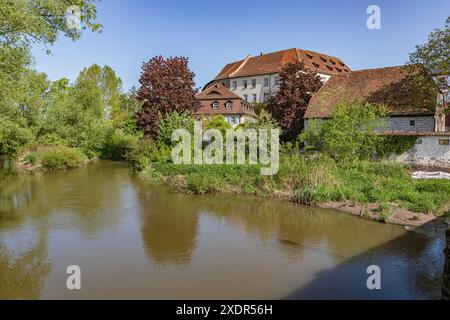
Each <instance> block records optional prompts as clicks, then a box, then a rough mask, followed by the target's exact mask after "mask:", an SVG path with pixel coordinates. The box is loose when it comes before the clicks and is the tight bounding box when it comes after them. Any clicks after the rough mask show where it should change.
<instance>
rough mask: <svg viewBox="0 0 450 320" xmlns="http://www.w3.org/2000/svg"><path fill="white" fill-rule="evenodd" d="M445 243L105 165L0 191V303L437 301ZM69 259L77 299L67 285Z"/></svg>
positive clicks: (5, 185)
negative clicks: (178, 187)
mask: <svg viewBox="0 0 450 320" xmlns="http://www.w3.org/2000/svg"><path fill="white" fill-rule="evenodd" d="M442 248H443V242H442V239H435V238H430V237H426V236H423V235H420V234H417V233H411V232H407V231H405V230H403V229H402V228H400V227H398V226H392V225H384V224H380V223H374V222H368V221H364V220H361V219H358V218H356V217H353V216H350V215H346V214H339V213H336V212H333V211H331V210H322V209H317V208H308V207H301V206H298V205H295V204H290V203H285V202H280V201H269V200H264V199H260V198H254V197H242V196H237V195H222V196H218V195H213V196H201V197H199V196H190V195H183V194H176V193H172V192H170V191H168V190H167V189H165V188H161V187H152V186H149V185H147V184H144V183H141V182H140V181H139V180H138V179H136V177H134V176H133V175H132V174H131V173H130V171H129V170H128V168H127V167H126V166H124V165H120V164H117V163H111V162H96V163H92V164H89V165H88V166H86V167H83V168H80V169H77V170H73V171H69V172H57V173H52V174H46V175H21V176H10V175H7V176H3V177H2V179H1V184H0V281H1V282H0V283H2V284H3V283H4V284H6V285H2V286H1V288H0V298H14V299H15V298H64V299H74V298H87V299H93V298H163V299H164V298H176V299H185V298H191V299H196V298H203V299H212V298H235V299H240V298H247V299H258V298H265V299H267V298H283V297H288V298H311V297H314V298H330V297H331V298H345V297H348V298H355V297H356V298H357V297H363V298H436V297H437V295H438V292H439V286H440V284H439V280H440V272H441V269H442V263H443V261H442V258H441V251H442ZM74 262H75V263H76V264H78V265H80V266H81V267H82V270H83V272H84V274H85V280H84V281H85V282H86V283H85V285H84V286H83V290H82V291H80V292H68V291H67V290H65V289H64V283H65V277H66V275H65V268H66V267H67V265H70V264H73V263H74ZM370 264H377V265H380V266H381V267H382V270H383V272H384V273H383V275H384V279H385V282H383V285H384V287H383V290H382V292H379V293H375V294H374V293H373V292H368V291H367V289H366V287H365V279H366V273H365V270H366V268H367V266H368V265H370Z"/></svg>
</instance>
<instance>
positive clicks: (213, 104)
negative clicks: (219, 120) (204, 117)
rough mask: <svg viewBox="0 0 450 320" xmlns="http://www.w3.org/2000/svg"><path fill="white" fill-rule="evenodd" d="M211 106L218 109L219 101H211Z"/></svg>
mask: <svg viewBox="0 0 450 320" xmlns="http://www.w3.org/2000/svg"><path fill="white" fill-rule="evenodd" d="M211 107H212V108H213V109H214V110H218V109H219V102H218V101H214V102H213V103H211Z"/></svg>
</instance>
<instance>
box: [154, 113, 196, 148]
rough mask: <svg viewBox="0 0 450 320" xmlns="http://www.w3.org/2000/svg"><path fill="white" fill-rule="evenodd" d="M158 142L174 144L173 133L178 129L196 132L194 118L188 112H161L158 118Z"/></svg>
mask: <svg viewBox="0 0 450 320" xmlns="http://www.w3.org/2000/svg"><path fill="white" fill-rule="evenodd" d="M158 119H159V120H158V124H157V130H158V142H159V143H161V144H164V145H166V146H171V145H172V133H173V132H174V131H175V130H177V129H187V130H188V131H189V132H191V133H193V132H194V119H193V118H192V117H191V116H189V115H188V114H187V113H183V112H181V113H179V112H172V113H168V114H160V115H159V118H158Z"/></svg>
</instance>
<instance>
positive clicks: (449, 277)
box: [442, 229, 450, 300]
mask: <svg viewBox="0 0 450 320" xmlns="http://www.w3.org/2000/svg"><path fill="white" fill-rule="evenodd" d="M445 234H446V239H447V248H445V250H444V255H445V266H444V274H443V276H442V300H450V229H447V232H446V233H445Z"/></svg>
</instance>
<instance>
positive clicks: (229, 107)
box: [225, 101, 233, 110]
mask: <svg viewBox="0 0 450 320" xmlns="http://www.w3.org/2000/svg"><path fill="white" fill-rule="evenodd" d="M232 106H233V102H232V101H227V102H226V103H225V108H227V109H228V110H231V108H232Z"/></svg>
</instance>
